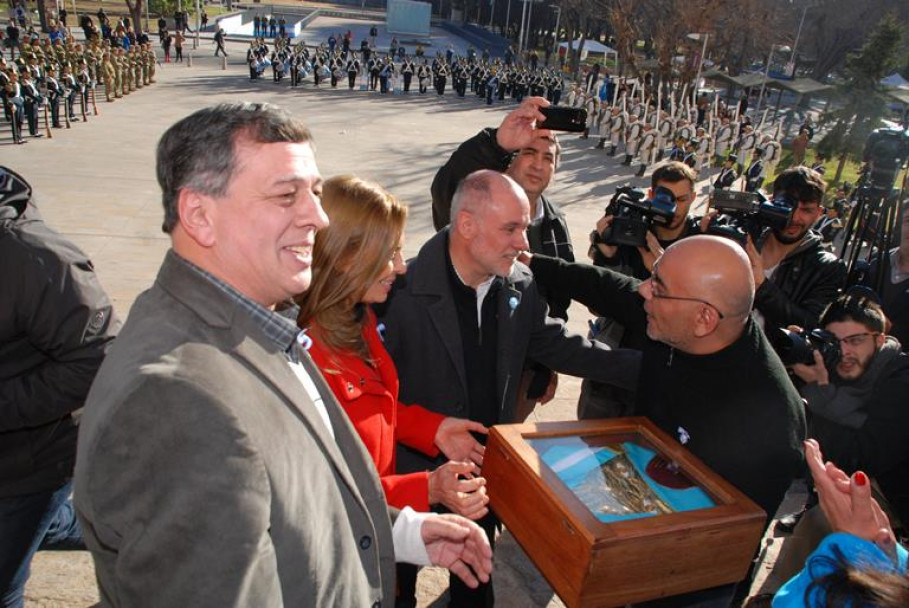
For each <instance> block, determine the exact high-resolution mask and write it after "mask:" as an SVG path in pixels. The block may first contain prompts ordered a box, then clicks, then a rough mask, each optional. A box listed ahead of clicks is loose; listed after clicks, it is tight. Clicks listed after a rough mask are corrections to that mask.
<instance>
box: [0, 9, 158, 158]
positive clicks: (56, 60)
mask: <svg viewBox="0 0 909 608" xmlns="http://www.w3.org/2000/svg"><path fill="white" fill-rule="evenodd" d="M99 15H103V9H101V10H100V11H99ZM86 18H87V17H86ZM99 18H101V17H100V16H99ZM104 19H105V20H106V16H105V17H104ZM103 22H105V23H107V21H103ZM124 22H125V28H126V30H124ZM57 23H59V24H60V26H61V27H63V31H64V34H63V35H59V36H54V35H47V36H43V37H42V36H39V35H37V34H34V35H30V36H28V37H27V38H26V39H24V40H21V41H20V42H19V43H17V44H16V45H15V46H13V47H10V49H9V50H10V59H9V60H7V59H6V57H4V56H3V55H0V102H2V105H3V114H4V118H5V120H6V122H7V123H8V124H9V125H10V132H11V134H12V138H13V141H14V142H16V143H18V144H24V143H27V142H28V141H29V140H28V139H26V136H29V137H31V138H40V137H44V135H45V134H50V133H51V131H50V129H52V128H53V129H62V128H64V127H66V128H69V127H70V126H71V124H72V123H75V122H79V121H80V120H81V121H83V122H87V121H88V119H89V117H90V116H92V115H96V114H97V113H98V111H97V100H96V98H95V95H96V91H97V89H98V87H99V86H100V85H103V86H104V96H105V99H106V100H107V101H108V102H113V101H115V100H116V99H120V98H122V97H124V96H126V95H129V94H130V93H131V92H133V91H136V90H138V89H141V88H143V87H146V86H149V85H151V84H154V82H155V72H156V69H157V65H158V59H157V56H156V54H155V51H154V49H153V48H152V45H151V43H150V42H148V39H147V36H145V35H144V34H143V35H141V36H140V38H138V39H135V38H134V39H132V42H131V38H130V37H129V36H128V35H126V34H125V33H124V35H123V38H118V37H113V36H108V37H104V38H102V37H101V36H99V35H97V34H96V33H95V34H92V35H90V36H87V37H86V39H85V41H84V43H83V42H78V41H77V40H75V38H74V37H73V36H72V35H71V33H70V32H69V30H68V29H66V28H65V25H64V22H63V20H62V17H61V19H60V21H58V22H57ZM117 30H118V31H122V32H126V31H127V30H128V31H129V32H132V30H131V29H129V22H128V19H124V20H122V21H121V23H120V24H118V26H117ZM55 31H58V30H57V29H56V26H53V27H52V33H53V32H55ZM98 94H100V93H98ZM42 108H43V109H44V117H43V119H44V120H43V122H44V125H43V128H42V124H41V123H42V116H41V110H42Z"/></svg>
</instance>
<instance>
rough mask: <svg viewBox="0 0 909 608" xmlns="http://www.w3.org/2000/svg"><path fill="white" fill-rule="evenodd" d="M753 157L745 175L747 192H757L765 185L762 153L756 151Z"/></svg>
mask: <svg viewBox="0 0 909 608" xmlns="http://www.w3.org/2000/svg"><path fill="white" fill-rule="evenodd" d="M751 156H752V159H751V166H750V167H748V171H747V172H746V173H745V192H757V190H758V188H760V187H761V185H762V184H763V183H764V162H763V161H762V160H761V151H760V150H757V149H755V150H754V151H753V152H752V154H751Z"/></svg>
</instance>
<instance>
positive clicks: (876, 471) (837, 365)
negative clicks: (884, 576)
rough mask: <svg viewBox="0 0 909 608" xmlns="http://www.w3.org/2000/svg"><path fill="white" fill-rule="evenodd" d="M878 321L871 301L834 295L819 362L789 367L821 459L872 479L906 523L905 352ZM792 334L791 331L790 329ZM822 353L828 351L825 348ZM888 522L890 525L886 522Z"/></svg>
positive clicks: (908, 379)
mask: <svg viewBox="0 0 909 608" xmlns="http://www.w3.org/2000/svg"><path fill="white" fill-rule="evenodd" d="M885 323H886V321H885V317H884V313H883V311H882V310H881V308H880V306H879V305H878V304H876V303H875V302H873V301H871V300H869V299H867V298H864V297H861V296H857V295H845V296H841V297H840V298H838V299H837V300H835V301H834V302H833V303H831V304H830V306H829V307H827V309H826V310H825V311H824V314H823V316H822V317H821V323H820V325H821V327H822V328H823V329H824V330H825V331H827V332H829V333H830V334H831V342H832V341H833V340H835V341H836V342H835V344H836V347H835V350H834V353H838V357H837V356H836V355H833V356H832V359H831V355H828V362H827V363H825V361H824V356H823V354H822V353H821V351H820V350H818V349H815V350H814V352H813V356H814V363H813V364H811V365H805V364H802V363H796V364H794V365H792V372H793V373H794V374H795V375H796V376H798V377H799V378H800V379H801V380H802V381H803V382H804V383H805V385H804V386H803V387H802V388H801V390H800V392H801V393H802V396H803V397H804V398H805V401H806V403H807V404H808V411H809V413H810V420H809V425H808V435H809V436H810V437H813V438H815V439H817V440H818V442H819V443H820V444H821V445H823V446H825V452H826V456H827V458H828V459H829V460H831V461H832V462H834V463H836V465H837V466H839V467H841V468H843V469H844V470H845V471H846V472H847V473H852V472H854V471H856V470H859V469H861V470H863V471H865V472H866V473H868V474H869V475H870V476H871V477H872V478H874V479H875V480H876V481H877V482H878V484H879V486H880V488H881V490H882V491H883V493H884V496H885V497H886V498H887V500H888V501H889V503H890V506H891V508H892V511H893V513H894V514H896V515H898V516H899V518H900V520H902V522H903V524H904V525H905V524H906V523H907V522H909V475H907V467H909V408H907V407H906V394H907V392H909V355H906V354H905V353H901V352H900V343H899V342H898V341H897V340H896V339H895V338H893V337H892V336H888V335H886V334H885V333H884V332H885ZM795 329H797V328H795ZM827 350H830V349H827ZM894 523H896V522H894Z"/></svg>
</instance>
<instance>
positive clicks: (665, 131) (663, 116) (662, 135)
mask: <svg viewBox="0 0 909 608" xmlns="http://www.w3.org/2000/svg"><path fill="white" fill-rule="evenodd" d="M672 130H673V125H672V118H671V117H670V116H669V114H668V113H667V112H665V111H661V112H660V121H659V128H658V131H659V133H658V134H657V162H660V161H661V160H663V154H664V153H665V151H666V146H667V145H668V144H669V142H671V141H673V139H672Z"/></svg>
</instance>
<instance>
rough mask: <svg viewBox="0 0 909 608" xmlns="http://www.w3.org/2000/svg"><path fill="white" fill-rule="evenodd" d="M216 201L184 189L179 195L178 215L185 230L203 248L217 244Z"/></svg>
mask: <svg viewBox="0 0 909 608" xmlns="http://www.w3.org/2000/svg"><path fill="white" fill-rule="evenodd" d="M216 211H217V210H216V209H215V201H214V199H212V198H211V197H209V196H205V195H204V194H199V193H198V192H195V191H193V190H188V189H185V188H184V189H183V190H180V194H179V195H177V213H178V214H179V218H180V219H179V221H180V225H181V226H182V227H183V230H184V231H185V232H186V234H187V235H189V236H190V237H191V238H192V239H193V240H194V241H195V242H196V243H197V244H199V245H200V246H201V247H211V246H212V245H214V244H215V240H216V238H215V237H216V234H215V228H214V214H215V212H216Z"/></svg>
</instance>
